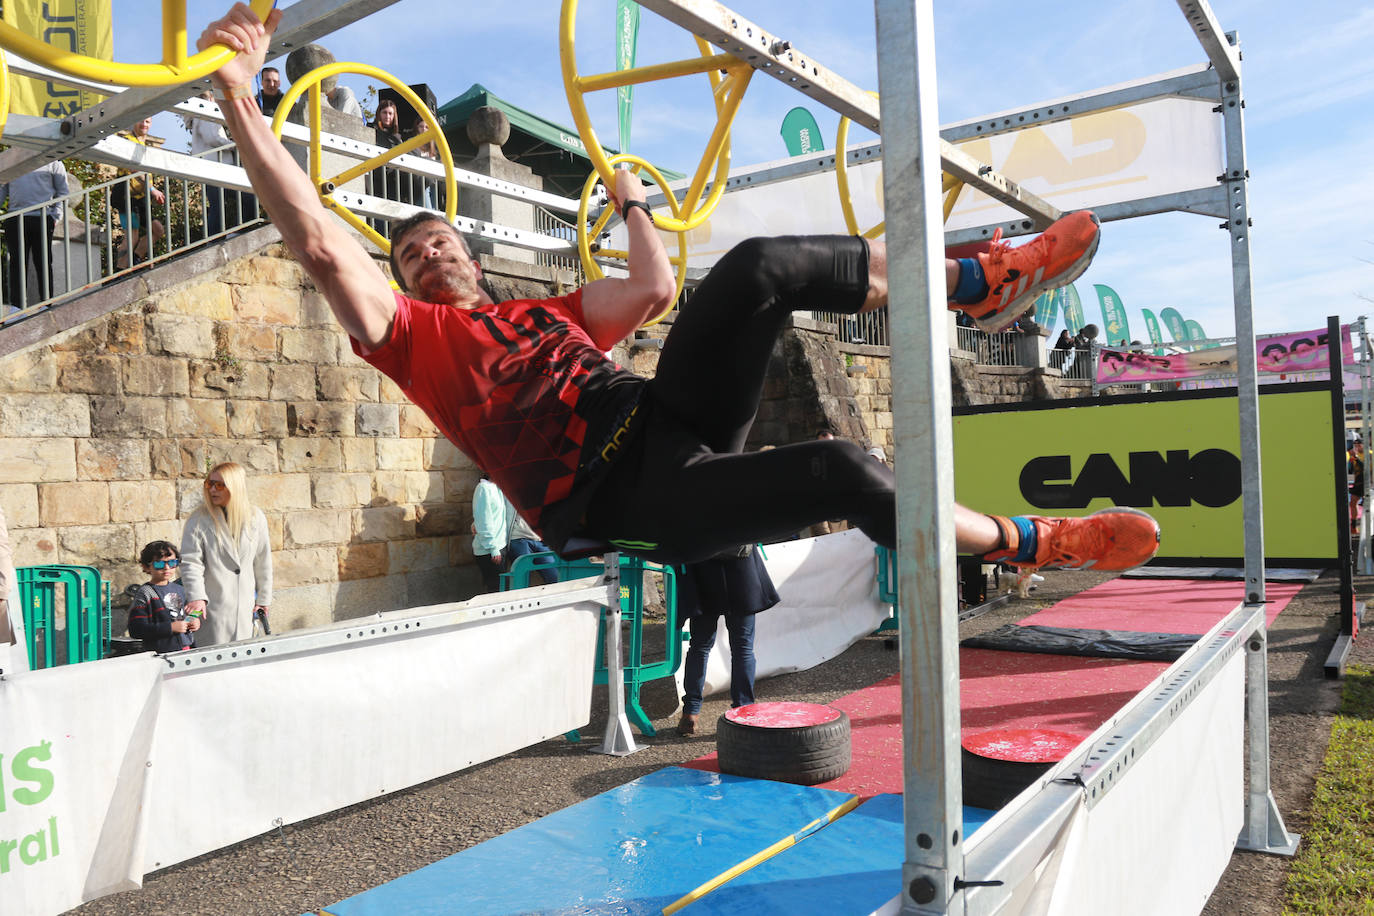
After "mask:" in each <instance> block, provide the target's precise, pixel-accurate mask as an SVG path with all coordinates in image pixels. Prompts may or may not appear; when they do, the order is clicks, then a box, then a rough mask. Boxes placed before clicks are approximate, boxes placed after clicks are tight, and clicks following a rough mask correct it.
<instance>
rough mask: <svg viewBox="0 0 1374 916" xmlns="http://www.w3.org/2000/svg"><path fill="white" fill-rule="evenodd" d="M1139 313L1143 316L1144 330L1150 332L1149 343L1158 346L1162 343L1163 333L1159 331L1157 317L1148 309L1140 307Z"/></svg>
mask: <svg viewBox="0 0 1374 916" xmlns="http://www.w3.org/2000/svg"><path fill="white" fill-rule="evenodd" d="M1140 314H1141V315H1144V316H1145V330H1146V331H1148V332H1149V334H1150V343H1152V344H1154V345H1155V346H1159V345H1160V344H1162V343H1164V335H1163V334H1161V333H1160V332H1159V319H1158V318H1156V317H1155V313H1154V312H1152V311H1150V310H1149V309H1141V310H1140Z"/></svg>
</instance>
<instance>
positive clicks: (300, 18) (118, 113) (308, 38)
mask: <svg viewBox="0 0 1374 916" xmlns="http://www.w3.org/2000/svg"><path fill="white" fill-rule="evenodd" d="M395 2H396V0H299V2H297V3H293V4H292V5H291V6H289V7H287V8H286V9H284V10H283V11H282V22H281V25H280V26H279V27H278V28H277V34H276V35H275V36H274V38H273V41H272V46H271V48H270V49H269V50H268V52H267V57H268V59H269V60H270V59H272V58H274V57H280V56H281V55H283V54H286V53H288V52H290V51H292V50H293V49H295V48H297V47H299V46H301V45H303V44H308V43H309V42H312V41H314V40H315V39H317V38H321V37H323V36H325V35H328V34H330V33H331V32H335V31H337V30H339V29H341V28H343V27H344V26H346V25H350V24H352V23H354V22H356V21H358V20H359V19H363V18H365V17H367V16H370V15H371V14H372V13H375V12H376V11H377V10H381V9H385V8H386V7H388V6H391V5H392V4H393V3H395ZM208 87H209V82H208V81H207V80H197V81H193V82H190V83H183V84H181V85H179V86H170V87H158V88H153V89H128V90H126V91H124V92H121V93H119V94H118V95H117V96H114V97H113V98H110V99H107V100H105V101H104V102H101V103H99V104H97V105H93V106H91V107H90V108H87V109H86V110H84V111H80V112H77V113H76V114H75V115H73V116H72V117H70V118H67V119H66V120H64V121H61V122H54V123H57V124H59V128H60V134H59V136H58V137H57V138H56V139H54V140H53V141H51V142H49V143H47V144H46V145H44V146H42V147H40V148H32V147H18V146H16V147H15V148H12V149H9V150H6V151H5V152H3V153H0V181H9V180H10V179H12V178H16V177H18V176H20V175H23V174H25V173H27V172H31V171H33V170H34V169H36V168H38V167H39V166H41V165H44V164H46V163H49V162H52V161H54V160H57V159H65V158H66V157H68V156H74V155H77V154H78V153H81V152H82V151H83V150H86V149H89V148H91V147H92V146H94V145H95V144H97V143H99V142H100V141H101V140H103V139H105V138H106V137H109V136H112V135H113V134H116V133H118V132H119V131H121V130H124V129H125V128H127V127H128V126H129V125H130V124H133V123H135V122H137V121H141V120H142V119H143V118H146V117H150V116H151V115H155V114H157V113H158V112H160V111H165V110H167V109H168V108H172V107H174V106H175V105H176V104H177V103H178V102H180V101H182V100H184V99H186V98H187V97H188V96H193V95H196V94H198V93H199V92H200V91H201V90H202V89H205V88H208ZM8 138H9V135H8V131H7V132H6V139H8Z"/></svg>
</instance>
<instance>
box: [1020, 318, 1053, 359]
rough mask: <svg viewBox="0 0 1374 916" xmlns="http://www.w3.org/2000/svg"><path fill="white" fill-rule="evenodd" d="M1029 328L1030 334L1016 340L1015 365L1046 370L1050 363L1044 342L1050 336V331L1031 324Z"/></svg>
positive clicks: (1022, 335)
mask: <svg viewBox="0 0 1374 916" xmlns="http://www.w3.org/2000/svg"><path fill="white" fill-rule="evenodd" d="M1031 328H1032V330H1031V331H1030V332H1028V333H1025V334H1021V335H1019V336H1018V337H1017V338H1016V365H1018V366H1027V367H1029V368H1031V369H1046V368H1048V367H1049V364H1050V363H1049V353H1048V351H1047V350H1046V349H1045V341H1046V340H1047V339H1048V338H1049V336H1050V330H1049V328H1046V327H1043V326H1041V325H1038V324H1032V325H1031Z"/></svg>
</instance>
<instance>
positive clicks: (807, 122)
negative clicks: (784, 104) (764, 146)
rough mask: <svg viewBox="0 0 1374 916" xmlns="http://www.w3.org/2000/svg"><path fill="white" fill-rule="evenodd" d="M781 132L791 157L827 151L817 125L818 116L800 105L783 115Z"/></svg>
mask: <svg viewBox="0 0 1374 916" xmlns="http://www.w3.org/2000/svg"><path fill="white" fill-rule="evenodd" d="M780 132H781V133H782V142H784V143H786V144H787V155H789V156H804V155H806V154H807V153H814V152H816V151H817V150H823V149H825V139H824V138H823V137H822V136H821V129H820V127H819V126H817V124H816V116H815V115H813V114H812V113H811V112H809V111H807V110H806V109H805V108H802V107H801V106H800V105H798V106H797V107H796V108H793V109H792V110H791V111H789V112H788V113H787V114H785V115H783V118H782V130H781V131H780Z"/></svg>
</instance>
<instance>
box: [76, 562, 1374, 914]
mask: <svg viewBox="0 0 1374 916" xmlns="http://www.w3.org/2000/svg"><path fill="white" fill-rule="evenodd" d="M1107 578H1109V577H1108V576H1105V575H1101V574H1093V573H1089V572H1082V573H1069V572H1052V573H1049V574H1048V575H1047V581H1046V582H1045V583H1044V584H1043V585H1042V586H1041V587H1040V588H1039V589H1038V590H1037V591H1035V592H1033V593H1032V596H1031V598H1030V599H1029V600H1013V601H1012V602H1011V603H1010V604H1009V605H1008V606H1006V607H1004V608H999V609H997V610H996V611H993V612H991V613H989V614H986V615H984V616H982V617H979V618H976V619H975V620H973V621H970V622H969V623H966V624H964V625H963V627H962V628H961V629H962V633H963V635H966V636H967V635H972V634H974V633H978V632H982V631H984V630H987V629H992V628H994V627H996V626H1000V625H1001V624H1003V623H1007V622H1011V621H1015V620H1019V619H1021V618H1022V617H1024V616H1026V615H1027V614H1029V613H1031V612H1033V611H1034V610H1035V609H1036V608H1037V607H1038V606H1041V605H1044V604H1048V603H1050V602H1053V601H1057V600H1059V599H1061V598H1064V597H1066V596H1068V595H1070V594H1073V593H1074V592H1077V591H1081V590H1083V589H1085V588H1088V587H1091V586H1092V585H1096V584H1098V583H1099V582H1102V581H1105V580H1106V579H1107ZM1003 581H1004V584H1005V583H1006V581H1007V580H1005V579H1004V580H1003ZM1370 585H1374V579H1372V580H1357V583H1356V588H1357V591H1363V590H1365V589H1367V588H1368V587H1369V586H1370ZM1338 586H1339V583H1338V580H1337V578H1336V577H1335V576H1334V575H1331V574H1328V575H1327V576H1324V577H1323V578H1322V579H1320V580H1318V581H1317V582H1316V583H1314V584H1312V585H1308V586H1307V587H1306V588H1304V589H1303V590H1302V592H1300V593H1299V595H1298V597H1297V598H1296V599H1295V600H1294V601H1293V602H1292V603H1291V604H1290V605H1289V606H1288V608H1286V609H1285V610H1284V612H1283V613H1282V614H1281V615H1280V616H1279V618H1278V620H1277V621H1276V623H1275V626H1274V627H1273V629H1272V630H1271V634H1270V651H1269V675H1270V701H1269V702H1270V740H1271V748H1272V757H1273V762H1272V764H1271V780H1272V784H1273V790H1274V796H1275V798H1276V799H1277V802H1278V806H1279V810H1280V811H1281V812H1282V814H1283V816H1284V819H1285V821H1286V824H1287V826H1288V829H1289V830H1290V831H1293V832H1296V833H1301V832H1302V830H1303V828H1304V826H1305V824H1306V822H1307V807H1308V805H1309V804H1310V801H1311V797H1312V787H1313V781H1314V779H1315V777H1316V774H1317V770H1318V768H1319V767H1320V764H1321V759H1322V756H1323V755H1324V753H1325V751H1326V744H1327V739H1328V736H1329V733H1330V725H1331V717H1332V714H1333V712H1334V710H1335V708H1336V706H1337V704H1338V701H1339V691H1340V685H1339V682H1337V681H1328V680H1325V679H1324V678H1323V671H1322V666H1323V663H1324V661H1325V660H1326V656H1327V653H1328V652H1329V651H1330V648H1331V645H1332V642H1333V640H1334V638H1335V634H1336V631H1337V624H1336V619H1335V610H1336V607H1337V604H1338V596H1339V587H1338ZM648 629H650V630H651V629H653V628H652V627H650V628H648ZM657 629H658V640H659V645H660V646H661V644H662V643H661V640H662V628H661V627H659V628H657ZM646 641H647V642H649V647H648V652H652V651H653V650H654V647H653V643H652V637H650V638H649V639H647V640H646ZM1356 646H1357V648H1356V650H1355V652H1354V653H1353V654H1352V659H1353V660H1360V661H1364V662H1365V663H1371V664H1374V645H1372V644H1371V641H1370V640H1368V639H1366V640H1364V641H1362V642H1357V643H1356ZM893 648H894V646H893V644H892V643H891V641H890V640H889V639H887V638H884V637H868V638H866V639H862V640H860V641H859V642H858V643H857V644H855V645H854V646H853V647H852V648H850V649H849V650H848V651H847V652H845V653H844V654H843V655H842V656H840V657H839V658H837V659H834V660H832V661H830V662H827V663H826V664H824V665H821V666H819V667H817V668H814V669H812V670H810V671H804V672H799V673H797V674H790V675H785V676H782V677H777V678H771V679H769V680H766V681H763V682H760V685H759V690H758V694H759V698H760V699H761V700H804V701H809V702H820V703H826V702H830V701H832V700H834V699H836V698H838V697H840V696H843V695H845V694H847V693H850V692H852V691H855V690H858V689H860V688H862V687H865V686H867V685H869V684H872V683H874V682H875V681H878V680H880V679H882V678H884V677H887V676H888V675H891V674H894V673H895V672H896V670H897V653H896V652H895V651H893ZM646 657H654V656H652V655H649V654H647V652H646ZM642 702H643V705H644V707H645V709H646V711H647V712H648V713H649V715H650V716H652V717H653V719H654V725H655V727H656V728H657V729H658V731H659V736H658V737H656V738H649V739H639V741H640V743H641V744H642V745H643V746H644V749H643V750H641V751H640V752H638V753H636V754H633V755H631V756H628V757H622V758H610V757H605V756H601V755H598V754H592V753H589V752H588V751H587V750H586V746H587V745H588V744H592V743H595V742H594V741H593V740H591V739H588V740H585V741H584V742H583V744H582V745H581V746H578V745H573V744H570V743H568V742H566V741H564V740H563V739H561V738H560V739H554V740H551V741H545V742H543V743H541V744H538V745H535V746H534V747H530V748H527V749H525V750H523V751H519V752H517V753H514V754H510V755H508V756H506V757H503V758H500V759H499V760H494V761H491V762H489V763H486V764H483V765H481V766H477V767H473V768H471V769H468V770H464V771H462V772H460V773H455V774H453V775H450V776H446V777H443V778H441V779H437V780H434V781H432V782H428V783H425V784H423V785H420V786H417V787H415V788H413V789H410V790H406V791H403V792H398V793H395V794H393V795H390V796H387V797H385V798H382V799H376V800H373V801H370V802H366V803H364V804H360V805H355V806H353V807H351V808H348V809H345V810H343V811H338V812H335V813H333V814H329V815H324V816H321V817H318V818H314V819H313V820H310V821H305V822H303V823H300V824H294V825H289V826H286V827H284V828H281V829H280V830H278V831H276V832H273V833H270V834H267V835H264V836H261V837H257V838H255V839H252V840H247V841H245V842H243V843H240V844H238V845H236V846H232V847H230V848H228V849H224V850H221V851H219V852H216V853H212V854H210V855H206V856H202V857H201V858H199V859H194V860H192V861H189V862H185V863H182V864H180V865H177V866H173V867H172V868H168V869H165V870H163V871H160V872H157V873H155V874H153V875H150V876H148V877H147V878H146V879H145V882H144V886H143V888H142V889H141V890H137V891H129V892H126V893H122V894H116V895H112V896H109V897H105V898H102V899H100V900H95V901H92V902H90V903H88V904H85V905H84V906H81V907H79V908H77V909H76V910H73V911H72V912H74V913H80V914H84V916H97V914H101V916H104V914H110V916H115V914H117V916H150V914H177V916H195V914H216V916H221V914H233V916H239V914H243V916H257V914H261V916H279V914H299V913H306V912H315V911H317V910H318V909H319V908H321V907H326V906H328V905H329V904H331V903H335V902H337V901H339V900H341V899H343V898H345V897H348V896H351V895H353V894H356V893H359V892H360V891H363V890H366V889H368V888H370V887H375V886H377V885H378V884H381V883H383V882H385V881H389V880H391V879H393V878H396V877H399V876H401V875H404V874H406V873H408V872H411V871H413V870H415V869H417V868H420V867H421V866H423V865H426V864H429V863H430V862H434V861H436V860H438V859H441V858H443V857H445V856H447V855H450V854H452V853H454V852H457V851H458V850H461V849H465V848H467V847H469V846H473V845H475V844H477V843H480V842H482V841H483V840H485V839H488V838H490V837H493V836H497V835H499V834H501V833H505V832H506V831H508V830H511V829H513V828H515V827H518V826H520V825H522V824H526V823H528V822H530V821H532V820H535V819H537V818H539V817H542V816H543V815H546V814H549V813H551V812H554V811H557V810H559V809H561V808H565V807H567V806H568V805H571V804H574V803H576V802H578V801H581V800H583V799H585V798H589V797H591V796H593V795H596V794H598V793H600V792H603V791H605V790H607V789H610V788H613V787H615V786H618V785H622V784H624V783H626V782H628V781H630V780H632V779H635V778H638V777H639V776H642V775H644V774H646V773H649V772H652V771H654V770H657V769H659V768H661V767H664V766H669V765H672V764H676V763H681V762H683V761H686V760H690V759H693V758H695V757H698V756H700V755H701V754H704V753H707V752H709V751H710V750H712V749H713V748H714V741H715V734H714V732H715V720H716V718H717V717H718V716H719V715H720V714H722V713H723V712H724V711H725V710H726V708H727V707H728V699H715V700H711V701H708V702H707V704H706V706H705V707H704V709H703V710H702V717H701V722H702V724H703V726H704V728H703V731H702V733H701V734H699V735H697V736H695V737H693V738H690V739H683V738H679V737H677V735H676V734H675V733H674V732H673V726H674V724H675V722H676V719H675V715H676V711H677V698H676V696H675V691H674V688H673V686H672V682H671V681H668V680H664V681H658V682H655V683H652V684H650V685H648V686H647V687H646V688H645V691H644V696H643V698H642ZM605 706H606V703H605V693H604V688H599V689H598V691H597V693H596V694H595V695H594V698H593V718H592V723H591V724H590V726H589V727H588V728H586V729H584V730H583V734H584V735H591V736H598V735H600V734H601V733H602V730H603V729H604V725H605V717H606V713H605ZM307 776H308V774H307V773H304V772H303V773H302V777H303V778H306V777H307ZM1288 862H1289V860H1288V859H1284V858H1281V857H1277V856H1267V855H1257V854H1253V853H1237V854H1236V855H1234V856H1233V857H1232V860H1231V865H1230V867H1229V868H1228V869H1227V871H1226V873H1225V875H1223V877H1222V879H1221V882H1220V884H1219V885H1218V887H1217V890H1216V892H1215V894H1214V895H1213V898H1212V901H1211V902H1210V903H1209V904H1208V906H1207V909H1206V910H1205V913H1206V914H1208V916H1223V914H1244V916H1269V914H1273V916H1277V914H1279V913H1281V911H1282V906H1281V897H1282V886H1283V880H1284V877H1285V875H1286V874H1287V868H1288Z"/></svg>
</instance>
